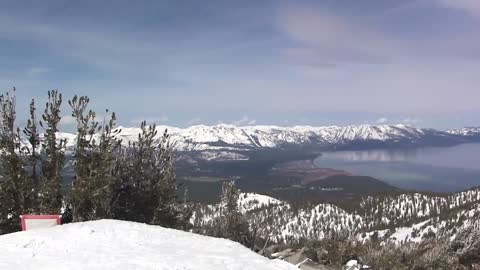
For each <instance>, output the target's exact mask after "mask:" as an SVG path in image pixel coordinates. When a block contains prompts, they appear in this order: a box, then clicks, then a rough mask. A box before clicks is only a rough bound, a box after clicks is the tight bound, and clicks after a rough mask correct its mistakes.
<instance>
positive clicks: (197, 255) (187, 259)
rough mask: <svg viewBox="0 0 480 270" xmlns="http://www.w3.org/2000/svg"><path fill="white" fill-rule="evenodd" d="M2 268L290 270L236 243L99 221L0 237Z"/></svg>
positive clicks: (286, 266) (160, 228) (126, 223)
mask: <svg viewBox="0 0 480 270" xmlns="http://www.w3.org/2000/svg"><path fill="white" fill-rule="evenodd" d="M0 269H2V270H9V269H12V270H13V269H15V270H18V269H69V270H75V269H102V270H108V269H115V270H123V269H152V270H153V269H155V270H220V269H222V270H223V269H225V270H293V269H298V268H296V267H295V266H293V265H291V264H289V263H286V262H283V261H280V260H269V259H267V258H265V257H262V256H260V255H257V254H256V253H254V252H252V251H250V250H248V249H247V248H245V247H243V246H241V245H240V244H237V243H235V242H232V241H229V240H225V239H218V238H211V237H206V236H201V235H196V234H193V233H187V232H182V231H178V230H172V229H165V228H162V227H159V226H151V225H145V224H140V223H134V222H126V221H118V220H99V221H91V222H81V223H73V224H67V225H62V226H56V227H53V228H46V229H38V230H32V231H27V232H18V233H12V234H8V235H3V236H0Z"/></svg>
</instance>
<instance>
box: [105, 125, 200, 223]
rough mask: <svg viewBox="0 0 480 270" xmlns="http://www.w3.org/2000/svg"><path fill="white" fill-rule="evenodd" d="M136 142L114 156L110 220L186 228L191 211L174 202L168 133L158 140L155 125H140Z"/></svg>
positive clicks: (174, 177) (174, 188)
mask: <svg viewBox="0 0 480 270" xmlns="http://www.w3.org/2000/svg"><path fill="white" fill-rule="evenodd" d="M140 128H141V133H140V134H138V140H137V142H135V143H129V145H128V147H123V148H121V149H120V151H118V153H117V155H116V156H117V159H116V162H115V173H114V175H115V183H114V197H113V201H112V211H113V217H114V218H118V219H124V220H132V221H138V222H144V223H147V224H156V225H161V226H164V227H171V228H179V227H186V226H187V225H186V223H185V221H186V220H188V219H189V217H190V215H191V209H190V210H188V208H187V207H183V206H181V205H180V204H178V203H177V201H176V200H177V196H176V191H177V184H176V175H175V166H174V161H175V156H174V151H173V145H172V144H170V139H169V136H168V133H167V131H165V132H164V133H163V136H161V138H160V140H158V139H157V134H158V131H157V129H156V126H155V125H149V126H147V124H146V122H142V124H141V126H140Z"/></svg>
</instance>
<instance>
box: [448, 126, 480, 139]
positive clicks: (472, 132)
mask: <svg viewBox="0 0 480 270" xmlns="http://www.w3.org/2000/svg"><path fill="white" fill-rule="evenodd" d="M447 132H448V133H449V134H453V135H459V136H471V137H473V136H480V127H465V128H459V129H450V130H448V131H447Z"/></svg>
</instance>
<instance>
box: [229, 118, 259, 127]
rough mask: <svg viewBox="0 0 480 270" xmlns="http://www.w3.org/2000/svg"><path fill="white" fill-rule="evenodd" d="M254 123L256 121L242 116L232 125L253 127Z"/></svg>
mask: <svg viewBox="0 0 480 270" xmlns="http://www.w3.org/2000/svg"><path fill="white" fill-rule="evenodd" d="M256 123H257V120H255V119H250V118H248V117H247V116H243V117H242V118H241V119H239V120H236V121H233V122H232V124H233V125H235V126H251V125H255V124H256Z"/></svg>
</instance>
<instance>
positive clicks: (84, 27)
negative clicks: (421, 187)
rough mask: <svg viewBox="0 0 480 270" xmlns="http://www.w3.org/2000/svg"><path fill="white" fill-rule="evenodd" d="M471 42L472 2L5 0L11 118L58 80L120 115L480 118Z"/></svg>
mask: <svg viewBox="0 0 480 270" xmlns="http://www.w3.org/2000/svg"><path fill="white" fill-rule="evenodd" d="M479 48H480V1H478V0H362V1H354V0H352V1H347V0H345V1H338V0H330V1H328V0H323V1H322V0H317V1H282V0H271V1H270V0H265V1H227V0H221V1H220V0H219V1H216V0H215V1H209V0H204V1H197V0H190V1H189V0H185V1H184V0H172V1H162V0H158V1H123V0H117V1H110V0H105V1H89V0H84V1H65V0H62V1H60V0H58V1H55V0H45V1H33V0H32V1H22V0H17V1H1V2H0V60H1V63H2V64H1V65H0V89H2V90H3V91H7V90H8V89H10V88H11V87H12V86H16V87H17V96H18V102H19V104H18V107H19V120H20V121H23V120H24V118H25V115H26V113H24V112H23V111H26V110H27V108H28V101H29V99H30V98H32V97H35V98H36V99H38V100H39V101H43V100H44V96H45V95H46V92H47V90H49V89H60V90H61V91H62V92H63V93H64V95H65V96H66V97H67V98H68V97H71V96H72V95H73V94H74V93H77V94H82V95H83V94H85V95H88V96H90V97H91V99H92V100H93V104H92V105H93V107H94V108H95V109H96V110H97V111H99V112H101V111H103V110H104V109H105V108H109V109H110V110H112V111H115V112H117V114H118V116H119V118H120V120H119V124H121V125H133V124H137V123H138V122H140V121H141V119H146V120H148V121H150V122H156V123H159V124H166V125H174V126H188V125H193V124H216V123H233V124H237V125H251V124H275V125H331V124H332V125H333V124H339V125H345V124H361V123H405V124H412V125H417V126H422V127H436V128H448V127H460V126H469V125H480V49H479ZM23 108H24V109H25V110H22V109H23ZM64 114H65V115H68V110H67V108H65V110H64ZM69 123H70V121H69V119H68V118H66V119H65V122H64V124H65V125H68V124H69Z"/></svg>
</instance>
